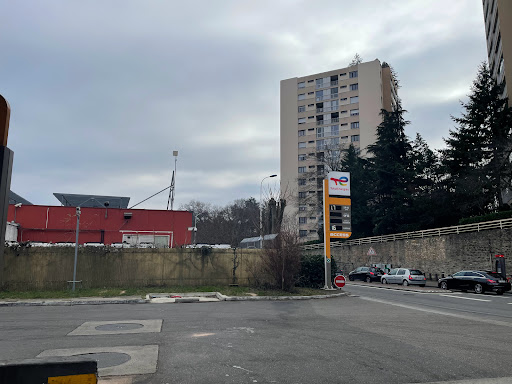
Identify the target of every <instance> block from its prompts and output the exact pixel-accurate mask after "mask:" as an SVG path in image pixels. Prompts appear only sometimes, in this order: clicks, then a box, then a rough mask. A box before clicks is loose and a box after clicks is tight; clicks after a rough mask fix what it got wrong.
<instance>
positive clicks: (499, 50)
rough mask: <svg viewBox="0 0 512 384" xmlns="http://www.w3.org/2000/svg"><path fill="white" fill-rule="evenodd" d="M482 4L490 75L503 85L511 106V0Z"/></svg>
mask: <svg viewBox="0 0 512 384" xmlns="http://www.w3.org/2000/svg"><path fill="white" fill-rule="evenodd" d="M482 4H483V7H484V20H485V33H486V36H487V54H488V56H489V68H490V71H491V75H492V76H493V78H494V79H496V81H497V82H498V84H504V85H505V87H504V90H503V97H508V98H509V100H508V105H509V106H511V107H512V1H511V0H482ZM506 79H508V81H509V83H508V84H507V81H506Z"/></svg>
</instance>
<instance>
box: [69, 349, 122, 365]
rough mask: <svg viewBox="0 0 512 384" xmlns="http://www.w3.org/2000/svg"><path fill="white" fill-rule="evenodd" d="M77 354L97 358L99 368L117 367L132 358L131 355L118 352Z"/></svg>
mask: <svg viewBox="0 0 512 384" xmlns="http://www.w3.org/2000/svg"><path fill="white" fill-rule="evenodd" d="M75 356H83V357H88V358H90V359H93V360H96V361H97V362H98V368H107V367H115V366H116V365H121V364H124V363H126V362H127V361H129V360H130V359H131V356H130V355H128V354H126V353H118V352H98V353H84V354H81V355H75Z"/></svg>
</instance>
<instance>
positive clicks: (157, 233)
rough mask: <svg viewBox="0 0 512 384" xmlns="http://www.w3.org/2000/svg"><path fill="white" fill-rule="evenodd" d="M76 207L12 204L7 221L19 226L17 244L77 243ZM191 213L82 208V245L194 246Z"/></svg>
mask: <svg viewBox="0 0 512 384" xmlns="http://www.w3.org/2000/svg"><path fill="white" fill-rule="evenodd" d="M76 220H77V217H76V208H75V207H71V206H62V207H56V206H43V205H25V204H16V205H14V204H13V205H9V212H8V217H7V221H9V222H15V223H17V224H18V241H19V242H25V241H33V242H44V243H74V242H75V236H76ZM190 227H192V212H187V211H163V210H149V209H128V208H110V207H103V208H100V207H98V208H94V207H82V208H81V215H80V230H79V240H78V242H79V243H80V244H84V243H103V244H105V245H107V244H113V243H123V242H124V243H128V244H132V245H134V244H140V243H153V244H154V245H155V246H158V247H173V248H174V247H179V246H182V245H187V244H191V236H192V234H193V232H191V231H189V228H190Z"/></svg>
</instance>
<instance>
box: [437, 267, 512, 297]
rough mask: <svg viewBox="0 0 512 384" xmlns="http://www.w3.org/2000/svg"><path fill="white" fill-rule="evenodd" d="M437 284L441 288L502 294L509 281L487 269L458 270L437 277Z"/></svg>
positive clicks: (507, 287) (508, 285) (508, 286)
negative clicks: (440, 277) (442, 276)
mask: <svg viewBox="0 0 512 384" xmlns="http://www.w3.org/2000/svg"><path fill="white" fill-rule="evenodd" d="M437 286H438V287H439V288H442V289H459V290H461V291H470V290H471V291H474V292H475V293H484V292H485V291H490V292H496V294H498V295H503V293H504V292H506V291H510V283H509V282H508V281H507V280H506V279H505V278H503V276H501V275H500V274H499V273H496V272H489V271H460V272H457V273H454V274H453V275H448V276H447V277H444V278H442V279H439V281H438V283H437Z"/></svg>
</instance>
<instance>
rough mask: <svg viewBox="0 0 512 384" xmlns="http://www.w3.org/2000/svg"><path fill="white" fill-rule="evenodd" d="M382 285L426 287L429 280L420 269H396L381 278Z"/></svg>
mask: <svg viewBox="0 0 512 384" xmlns="http://www.w3.org/2000/svg"><path fill="white" fill-rule="evenodd" d="M380 282H381V283H382V284H402V285H419V286H420V287H424V286H425V283H426V282H427V278H426V277H425V275H423V272H421V271H420V270H419V269H409V268H394V269H392V270H391V271H389V272H388V273H386V274H384V275H382V277H381V278H380Z"/></svg>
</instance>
